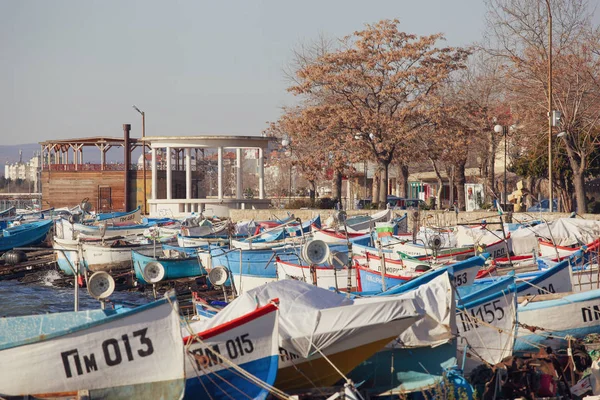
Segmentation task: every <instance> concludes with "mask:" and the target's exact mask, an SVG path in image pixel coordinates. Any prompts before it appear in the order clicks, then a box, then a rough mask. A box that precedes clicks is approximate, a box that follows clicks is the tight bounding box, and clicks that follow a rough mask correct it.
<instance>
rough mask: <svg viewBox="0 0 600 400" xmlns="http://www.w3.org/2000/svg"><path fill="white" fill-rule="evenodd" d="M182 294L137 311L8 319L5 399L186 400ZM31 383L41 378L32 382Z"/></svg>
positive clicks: (3, 334)
mask: <svg viewBox="0 0 600 400" xmlns="http://www.w3.org/2000/svg"><path fill="white" fill-rule="evenodd" d="M176 305H177V299H176V297H175V293H174V292H170V293H169V294H168V295H167V297H165V298H163V299H160V300H158V301H155V302H153V303H150V304H146V305H143V306H140V307H137V308H135V309H132V310H129V311H122V310H121V311H116V310H92V311H79V312H63V313H52V314H41V315H30V316H24V317H12V318H1V319H0V396H2V397H8V396H19V397H21V396H26V395H36V396H35V397H38V396H39V397H46V398H56V397H60V398H65V397H69V398H73V397H75V396H77V394H78V392H79V391H83V390H88V391H89V398H104V399H108V398H111V399H147V398H155V395H156V394H157V393H160V394H161V395H162V396H164V398H175V399H176V398H181V397H182V396H183V391H184V388H185V371H184V352H183V343H182V339H181V325H180V319H179V313H178V308H177V306H176ZM24 371H26V374H31V375H27V376H31V377H35V378H33V379H27V378H25V377H24Z"/></svg>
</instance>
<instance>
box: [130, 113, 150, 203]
mask: <svg viewBox="0 0 600 400" xmlns="http://www.w3.org/2000/svg"><path fill="white" fill-rule="evenodd" d="M133 109H134V110H135V111H137V112H139V113H140V114H141V115H142V138H144V137H146V113H145V112H143V111H142V110H140V109H139V108H137V107H136V106H135V105H134V106H133ZM142 171H143V174H144V214H147V210H146V142H143V143H142Z"/></svg>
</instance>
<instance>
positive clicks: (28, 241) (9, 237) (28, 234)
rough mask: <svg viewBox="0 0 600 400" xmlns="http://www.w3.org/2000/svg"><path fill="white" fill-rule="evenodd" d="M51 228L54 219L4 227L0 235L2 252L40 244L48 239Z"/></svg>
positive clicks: (0, 250) (0, 249)
mask: <svg viewBox="0 0 600 400" xmlns="http://www.w3.org/2000/svg"><path fill="white" fill-rule="evenodd" d="M51 228H52V220H47V221H35V222H31V223H28V224H23V225H18V226H13V227H12V228H7V229H3V230H2V234H1V236H0V252H3V251H8V250H12V249H14V248H15V247H25V246H34V245H36V244H40V243H42V242H43V241H44V240H45V239H46V236H47V235H48V232H49V231H50V229H51Z"/></svg>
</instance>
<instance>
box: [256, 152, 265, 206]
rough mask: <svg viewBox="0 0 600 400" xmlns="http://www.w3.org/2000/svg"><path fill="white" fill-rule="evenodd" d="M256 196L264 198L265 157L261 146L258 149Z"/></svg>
mask: <svg viewBox="0 0 600 400" xmlns="http://www.w3.org/2000/svg"><path fill="white" fill-rule="evenodd" d="M258 198H259V199H264V198H265V158H264V155H263V149H262V147H261V148H259V149H258Z"/></svg>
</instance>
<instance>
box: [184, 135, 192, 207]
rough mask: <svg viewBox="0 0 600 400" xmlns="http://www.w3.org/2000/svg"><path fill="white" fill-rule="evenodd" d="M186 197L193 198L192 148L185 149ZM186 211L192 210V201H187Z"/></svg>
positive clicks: (187, 198)
mask: <svg viewBox="0 0 600 400" xmlns="http://www.w3.org/2000/svg"><path fill="white" fill-rule="evenodd" d="M185 198H186V200H190V199H191V198H192V149H190V148H189V147H187V148H186V149H185ZM185 211H186V212H190V211H191V210H190V203H185Z"/></svg>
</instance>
